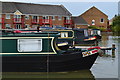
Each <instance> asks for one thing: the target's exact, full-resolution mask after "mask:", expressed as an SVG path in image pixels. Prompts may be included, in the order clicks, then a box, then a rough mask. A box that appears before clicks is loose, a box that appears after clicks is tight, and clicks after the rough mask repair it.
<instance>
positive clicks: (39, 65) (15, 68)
mask: <svg viewBox="0 0 120 80" xmlns="http://www.w3.org/2000/svg"><path fill="white" fill-rule="evenodd" d="M97 56H98V53H96V54H93V55H89V56H86V57H83V56H82V53H81V54H80V53H73V54H60V55H55V54H54V55H42V56H41V55H17V56H16V55H10V56H2V72H62V71H75V70H81V69H90V68H91V67H92V65H93V64H94V62H95V60H96V58H97Z"/></svg>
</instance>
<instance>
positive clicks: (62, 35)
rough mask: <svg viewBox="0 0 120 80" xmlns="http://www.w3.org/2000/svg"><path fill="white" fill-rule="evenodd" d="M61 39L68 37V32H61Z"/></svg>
mask: <svg viewBox="0 0 120 80" xmlns="http://www.w3.org/2000/svg"><path fill="white" fill-rule="evenodd" d="M60 34H61V38H66V37H68V32H61V33H60Z"/></svg>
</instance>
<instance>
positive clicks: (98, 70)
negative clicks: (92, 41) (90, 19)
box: [91, 33, 120, 78]
mask: <svg viewBox="0 0 120 80" xmlns="http://www.w3.org/2000/svg"><path fill="white" fill-rule="evenodd" d="M102 36H103V37H102V41H101V42H100V43H99V46H105V47H111V46H112V44H115V45H116V50H115V55H113V56H112V51H111V50H109V51H106V52H105V54H106V56H103V57H98V58H97V60H96V62H95V64H94V65H93V67H92V69H91V71H92V74H93V75H94V76H95V78H118V53H120V50H119V49H118V44H119V43H118V40H119V39H117V38H118V37H117V36H112V34H110V33H103V34H102ZM118 50H119V51H118Z"/></svg>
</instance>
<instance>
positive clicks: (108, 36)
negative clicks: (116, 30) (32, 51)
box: [2, 33, 120, 80]
mask: <svg viewBox="0 0 120 80" xmlns="http://www.w3.org/2000/svg"><path fill="white" fill-rule="evenodd" d="M112 44H115V45H116V50H115V54H112V51H111V50H109V51H105V54H104V56H102V57H98V58H97V60H96V61H95V63H94V65H93V66H92V68H91V69H90V70H80V71H71V72H55V73H47V72H46V73H39V72H35V73H30V72H25V73H23V72H21V73H17V72H16V73H13V72H11V73H2V78H3V79H4V78H6V79H12V80H13V79H14V80H16V79H17V80H19V79H21V80H27V79H28V78H29V79H30V80H36V79H38V80H41V79H46V78H47V79H51V80H53V79H54V80H56V79H60V80H61V78H62V80H63V79H68V80H70V79H71V80H74V79H77V80H118V77H120V74H118V72H119V71H118V62H120V61H118V57H120V49H119V48H118V47H119V46H120V37H119V36H113V34H112V33H102V40H101V41H100V42H99V44H98V45H99V46H104V47H111V46H112Z"/></svg>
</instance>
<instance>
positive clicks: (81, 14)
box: [80, 6, 108, 17]
mask: <svg viewBox="0 0 120 80" xmlns="http://www.w3.org/2000/svg"><path fill="white" fill-rule="evenodd" d="M91 9H97V10H98V11H99V12H101V13H102V14H104V15H105V16H107V15H106V14H105V13H103V12H102V11H101V10H99V9H98V8H96V7H95V6H93V7H91V8H90V9H88V10H87V11H85V12H84V13H83V14H85V13H87V12H88V11H90V10H91ZM83 14H81V15H80V16H82V15H83ZM107 17H108V16H107Z"/></svg>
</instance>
